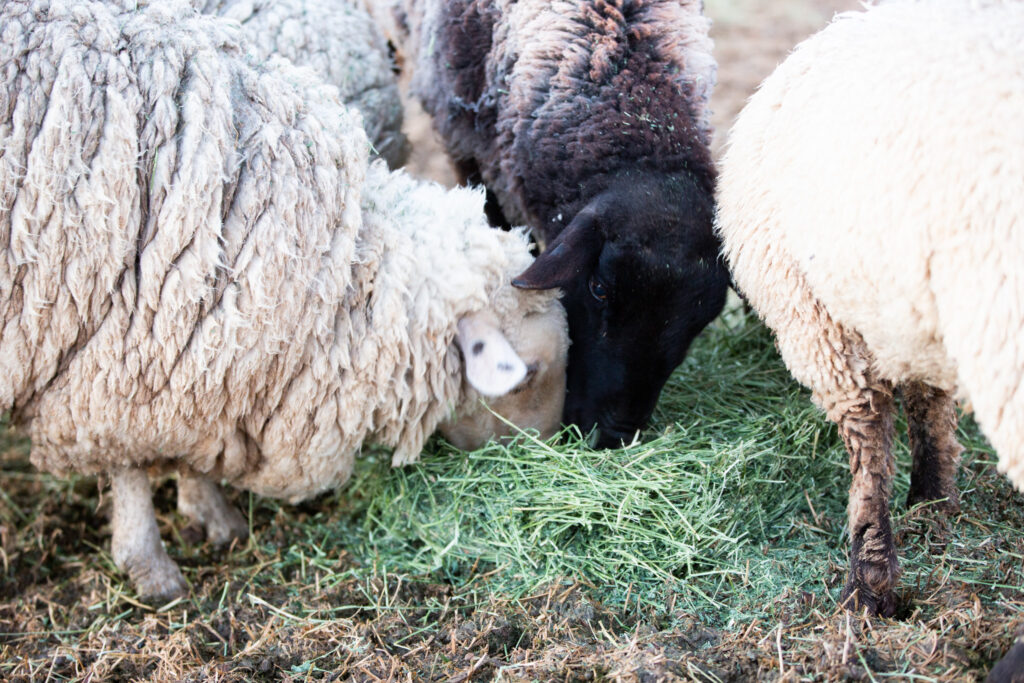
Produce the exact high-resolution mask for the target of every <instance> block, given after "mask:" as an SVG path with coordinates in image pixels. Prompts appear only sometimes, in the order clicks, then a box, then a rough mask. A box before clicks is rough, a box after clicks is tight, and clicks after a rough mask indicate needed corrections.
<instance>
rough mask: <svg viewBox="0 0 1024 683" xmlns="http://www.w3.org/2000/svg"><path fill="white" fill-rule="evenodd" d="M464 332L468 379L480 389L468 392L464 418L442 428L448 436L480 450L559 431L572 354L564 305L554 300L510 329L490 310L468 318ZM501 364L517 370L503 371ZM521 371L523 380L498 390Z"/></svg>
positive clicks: (457, 444)
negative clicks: (520, 435)
mask: <svg viewBox="0 0 1024 683" xmlns="http://www.w3.org/2000/svg"><path fill="white" fill-rule="evenodd" d="M459 328H460V333H459V337H458V338H457V340H456V341H457V343H458V345H459V348H460V349H461V350H462V354H463V358H464V359H465V363H464V373H465V380H466V384H467V385H469V386H471V387H473V389H474V391H468V392H467V393H468V394H469V396H470V398H469V400H468V401H467V402H466V404H465V406H464V407H463V409H462V410H461V411H460V412H459V414H458V415H457V416H456V417H454V418H453V419H451V420H449V421H448V422H445V423H444V424H442V425H441V428H440V429H441V433H442V434H443V435H444V437H445V438H446V439H447V440H448V441H450V442H451V443H452V444H453V445H454V446H455V447H456V448H460V449H462V450H475V449H477V448H480V447H481V446H482V445H484V444H485V443H487V442H488V441H489V440H491V439H493V438H499V437H505V436H510V435H512V434H514V433H516V432H517V431H518V430H520V429H531V430H536V431H537V432H539V433H540V436H541V438H548V437H550V436H551V435H553V434H554V433H555V432H556V431H558V428H559V424H560V422H561V418H562V406H563V404H564V402H565V368H566V360H567V358H568V351H569V335H568V330H567V328H566V323H565V313H564V311H563V309H562V307H561V305H560V304H558V303H557V302H552V304H551V305H550V306H549V307H548V308H547V309H545V310H544V311H543V312H540V313H532V314H529V315H527V316H526V317H525V318H522V319H521V320H519V322H518V324H516V325H506V326H505V328H504V329H501V328H499V327H498V325H497V320H496V318H495V317H494V316H493V315H491V314H489V313H486V312H485V313H482V314H476V315H474V316H467V317H466V318H463V320H462V321H460V325H459ZM481 343H482V344H483V346H482V347H481V346H479V344H481ZM506 349H507V351H506ZM474 351H475V353H474ZM499 364H501V365H507V366H511V367H513V368H514V370H512V371H508V370H502V369H501V368H498V367H497V366H498V365H499ZM520 367H521V369H522V372H521V373H516V374H517V375H518V381H516V382H515V383H514V384H512V385H511V386H505V387H501V388H502V389H503V391H502V393H496V392H494V391H492V390H493V389H494V388H496V387H497V385H498V384H499V383H500V382H499V381H498V380H499V379H501V378H504V377H507V376H511V375H512V374H513V372H515V371H516V370H518V369H519V368H520ZM492 411H493V412H492ZM499 416H500V417H499ZM506 421H507V422H506ZM509 423H511V425H515V427H512V426H510V425H509Z"/></svg>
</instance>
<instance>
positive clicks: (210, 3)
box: [194, 0, 409, 168]
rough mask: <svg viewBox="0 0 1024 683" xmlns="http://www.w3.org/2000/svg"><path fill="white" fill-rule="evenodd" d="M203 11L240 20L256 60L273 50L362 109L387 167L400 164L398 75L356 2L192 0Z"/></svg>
mask: <svg viewBox="0 0 1024 683" xmlns="http://www.w3.org/2000/svg"><path fill="white" fill-rule="evenodd" d="M194 4H195V5H196V6H197V7H198V8H199V9H200V10H201V11H202V12H204V13H206V14H215V15H218V16H222V17H226V18H229V19H233V20H235V21H238V22H240V23H241V24H242V37H243V38H244V40H245V44H246V45H247V46H248V49H249V50H251V51H252V52H253V57H254V58H255V59H256V60H258V61H263V60H266V59H268V58H269V57H270V56H271V55H279V56H281V57H285V58H287V59H290V60H291V61H292V62H294V63H295V64H296V65H298V66H310V67H313V68H314V69H315V70H316V72H317V73H318V74H319V75H320V76H321V77H322V78H324V80H326V81H327V82H328V83H330V84H331V85H334V86H337V87H338V90H339V91H340V93H341V99H342V102H344V103H345V104H347V105H349V106H353V107H355V108H356V109H358V110H359V111H360V113H362V115H363V125H364V127H365V128H366V132H367V135H369V137H370V141H371V142H372V143H373V147H374V149H375V151H376V152H377V153H378V154H379V155H380V156H381V157H382V158H383V159H385V160H386V161H387V162H388V165H389V166H390V167H391V168H399V167H400V166H402V164H404V163H405V159H406V157H407V156H408V153H409V146H408V141H407V140H406V138H405V135H404V134H403V133H402V130H401V128H402V102H401V99H400V97H399V94H398V80H397V77H396V75H395V69H394V64H393V61H392V58H391V56H390V54H389V51H388V45H387V41H386V40H385V39H384V37H383V36H382V35H381V33H380V31H379V30H378V29H377V27H376V25H375V24H374V22H373V21H372V19H371V18H370V16H369V15H368V14H367V12H366V10H365V9H364V8H363V7H362V6H361V5H360V4H359V3H358V2H356V0H194Z"/></svg>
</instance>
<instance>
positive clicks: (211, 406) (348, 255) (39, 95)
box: [0, 0, 568, 598]
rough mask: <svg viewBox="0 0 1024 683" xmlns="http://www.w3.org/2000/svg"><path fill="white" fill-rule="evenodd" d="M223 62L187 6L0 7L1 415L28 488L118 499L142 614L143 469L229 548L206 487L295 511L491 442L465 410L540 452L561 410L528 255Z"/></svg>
mask: <svg viewBox="0 0 1024 683" xmlns="http://www.w3.org/2000/svg"><path fill="white" fill-rule="evenodd" d="M237 38H238V36H237V27H236V26H235V25H234V24H232V23H231V22H228V21H226V20H223V19H220V18H216V17H210V16H205V15H199V14H197V13H196V12H195V11H194V10H193V9H192V8H190V7H188V6H187V2H184V1H182V2H166V3H161V4H159V5H152V6H148V7H144V8H141V9H140V8H133V6H132V5H131V3H129V2H125V3H124V5H123V6H122V7H118V6H117V5H115V4H113V3H101V2H88V1H83V0H9V1H8V2H5V3H4V4H3V6H2V9H0V45H2V46H3V51H2V52H0V243H2V244H4V245H5V246H4V249H3V257H2V258H0V292H2V297H0V327H2V332H3V335H2V339H0V376H2V377H3V379H2V381H0V412H6V411H10V412H11V415H12V419H13V421H14V423H15V424H18V425H20V426H23V427H27V429H28V431H29V434H30V435H31V437H32V460H33V462H34V463H35V464H36V465H37V466H38V467H40V468H42V469H46V470H49V471H52V472H56V473H61V472H66V471H76V472H83V473H108V474H110V476H111V480H112V490H113V522H114V523H113V543H112V548H113V555H114V559H115V561H116V562H117V564H118V566H120V567H122V568H123V569H126V570H127V571H128V572H129V574H130V575H131V577H132V579H133V580H134V581H135V583H136V585H137V587H138V590H139V592H140V593H141V594H143V595H146V596H150V597H155V598H167V597H170V596H174V595H178V594H180V593H181V592H182V591H183V590H184V588H185V584H184V581H183V579H182V576H181V574H180V572H179V571H178V568H177V567H176V566H175V564H174V563H173V561H171V560H170V558H169V557H168V556H167V554H166V552H165V551H164V550H163V547H162V545H161V543H160V538H159V535H158V532H157V527H156V521H155V518H154V515H153V508H152V503H151V499H150V492H149V482H148V476H147V470H163V471H168V470H171V471H177V472H178V473H179V476H180V484H179V485H180V487H181V495H180V501H179V504H180V506H181V509H182V511H183V512H185V513H186V514H188V515H189V516H191V517H194V518H195V519H196V520H197V521H199V522H200V523H202V524H203V525H204V526H205V527H206V531H207V533H208V534H209V536H210V537H211V539H213V540H214V541H219V542H225V541H227V540H230V539H231V538H233V537H237V536H239V535H241V534H243V533H244V522H243V520H242V519H241V517H240V516H239V515H238V513H237V512H234V511H233V510H231V508H230V507H229V506H228V505H227V503H226V501H225V500H224V498H223V495H222V494H221V492H220V491H219V489H218V487H217V486H216V485H215V484H214V483H213V482H214V481H216V480H221V479H224V480H227V481H228V482H230V483H232V484H234V485H236V486H240V487H244V488H247V489H249V490H252V491H256V492H258V493H261V494H264V495H269V496H275V497H281V498H285V499H287V500H290V501H297V500H301V499H303V498H306V497H308V496H312V495H314V494H316V493H318V492H320V491H324V490H326V489H328V488H332V487H337V486H339V485H341V484H342V483H344V482H345V481H346V480H347V478H348V477H349V474H350V472H351V469H352V464H353V458H354V457H355V455H356V454H357V452H358V451H359V449H360V448H361V447H362V446H363V444H370V443H372V444H381V445H384V446H388V447H391V448H393V449H394V455H393V463H394V464H396V465H399V464H403V463H407V462H412V461H414V460H416V458H417V457H418V455H419V452H420V450H421V449H422V447H423V444H424V442H425V440H426V439H427V438H428V437H429V436H430V435H431V433H432V432H434V431H435V430H436V429H437V428H438V427H441V428H442V429H443V430H444V431H445V432H446V433H449V434H451V435H452V439H453V440H454V441H456V442H458V443H459V445H462V446H464V447H474V446H477V445H479V444H480V443H481V442H482V440H483V439H485V438H487V437H488V436H490V435H491V434H501V433H504V432H507V428H506V427H505V425H504V424H503V423H501V422H500V421H498V420H497V418H495V417H493V416H491V415H490V414H489V413H488V414H487V417H486V418H484V417H482V416H481V413H482V411H483V408H482V407H481V406H480V399H481V396H488V397H490V398H491V399H492V400H490V405H491V407H492V408H494V409H495V410H496V411H497V412H498V413H502V414H503V415H505V416H506V417H508V418H509V419H510V420H511V421H513V422H514V423H516V424H519V425H522V426H526V427H532V428H536V429H537V430H539V431H540V432H541V434H542V435H549V434H551V433H552V432H553V430H554V429H555V428H556V427H557V424H558V418H559V417H560V414H561V408H562V401H563V395H564V371H565V355H566V346H567V343H568V342H567V336H566V329H565V322H564V314H563V312H562V310H561V307H560V305H559V304H558V302H557V300H556V299H555V296H554V294H553V293H537V292H526V291H520V290H517V289H514V288H513V287H512V286H511V285H510V280H511V278H512V277H513V276H514V275H515V274H517V273H519V272H521V271H522V269H523V268H524V267H526V266H527V265H528V264H529V263H530V262H531V256H530V254H529V251H528V247H527V242H526V239H525V236H524V235H523V234H522V233H521V232H502V231H497V230H492V229H490V228H489V227H488V226H487V223H486V219H485V217H484V213H483V196H482V193H479V192H474V191H470V190H466V189H458V190H454V191H451V192H448V191H445V190H444V189H443V188H441V187H440V186H438V185H435V184H431V183H426V182H419V181H414V180H413V179H411V178H409V177H408V176H406V175H404V174H403V173H400V172H399V173H389V172H388V171H387V169H386V168H385V166H384V164H383V162H375V163H373V164H368V149H369V144H368V141H367V139H366V135H365V133H364V132H363V130H362V128H361V121H360V116H359V114H358V113H357V112H355V111H353V110H350V109H347V108H345V107H343V106H342V105H341V104H340V102H339V101H338V100H337V91H336V89H334V88H333V87H327V86H324V85H323V84H322V83H321V82H320V81H319V80H318V79H316V77H315V76H314V75H313V72H312V71H311V70H309V69H298V68H295V67H294V66H293V65H291V64H290V63H289V62H287V60H283V59H280V60H271V61H270V62H269V63H268V64H267V65H265V66H263V67H253V66H252V65H250V64H249V63H248V61H247V59H246V58H245V56H244V54H243V49H242V48H241V47H240V45H239V42H238V40H237ZM538 349H541V351H540V352H538ZM463 418H464V419H463Z"/></svg>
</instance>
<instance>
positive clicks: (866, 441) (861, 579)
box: [837, 388, 899, 617]
mask: <svg viewBox="0 0 1024 683" xmlns="http://www.w3.org/2000/svg"><path fill="white" fill-rule="evenodd" d="M893 410H894V405H893V397H892V393H891V392H890V391H887V390H886V389H885V388H875V389H867V390H865V392H864V396H863V398H862V399H861V400H857V401H854V402H852V403H851V404H850V405H848V406H846V407H845V409H844V410H843V411H842V414H841V415H840V417H839V419H838V420H837V422H838V424H839V433H840V434H841V435H842V437H843V442H844V443H845V444H846V450H847V452H848V453H849V455H850V472H851V474H852V475H853V482H852V484H851V485H850V501H849V508H848V513H849V521H850V575H849V577H848V579H847V583H846V587H845V588H844V589H843V593H842V600H843V604H844V605H845V606H846V607H847V608H848V609H853V610H858V611H859V610H862V609H867V610H868V612H869V613H870V614H872V615H882V616H887V617H890V616H892V615H893V614H894V613H895V612H896V596H895V594H894V593H893V587H894V586H895V585H896V579H897V578H898V577H899V560H898V559H897V557H896V547H895V544H894V542H893V537H892V526H891V524H890V522H889V498H890V496H891V494H892V477H893V459H892V436H893Z"/></svg>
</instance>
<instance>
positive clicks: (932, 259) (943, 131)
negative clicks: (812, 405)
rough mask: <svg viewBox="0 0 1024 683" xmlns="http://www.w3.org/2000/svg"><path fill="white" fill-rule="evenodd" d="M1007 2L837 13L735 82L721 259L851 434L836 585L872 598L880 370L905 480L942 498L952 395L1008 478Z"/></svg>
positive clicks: (1020, 100)
mask: <svg viewBox="0 0 1024 683" xmlns="http://www.w3.org/2000/svg"><path fill="white" fill-rule="evenodd" d="M1022 121H1024V4H1022V3H1005V4H997V3H984V2H967V1H963V0H930V1H928V2H906V1H904V2H891V3H885V4H881V5H879V6H874V7H869V8H868V9H867V10H866V11H864V12H853V13H848V14H842V15H840V16H839V17H838V18H837V19H836V20H835V21H834V22H833V23H832V24H831V25H830V26H828V27H827V28H825V29H824V30H823V31H821V32H820V33H819V34H817V35H816V36H814V37H812V38H810V39H809V40H807V41H806V42H804V43H803V44H801V45H800V46H799V47H798V48H797V49H796V50H795V51H794V52H793V53H792V54H791V55H790V56H789V57H788V58H787V59H786V61H785V62H784V63H783V64H782V65H781V66H779V68H778V69H777V70H776V71H775V73H774V74H773V75H772V76H770V77H769V78H768V79H767V80H766V81H765V82H764V83H763V84H762V86H761V88H760V89H759V90H758V92H757V93H756V94H755V95H754V96H753V97H752V98H751V100H750V102H749V103H748V105H747V106H746V108H745V109H744V111H743V112H742V114H741V115H740V117H739V119H738V120H737V122H736V125H735V127H734V128H733V130H732V133H731V137H730V142H729V147H728V151H727V153H726V155H725V158H724V160H723V163H722V173H721V178H720V185H719V191H718V192H719V194H718V201H719V210H718V230H719V232H720V234H721V237H722V239H723V241H724V253H725V256H726V258H727V259H728V262H729V264H730V266H731V268H732V273H733V278H734V281H735V283H736V285H737V286H738V288H739V289H740V290H741V291H742V293H743V294H744V296H745V297H746V298H747V301H749V302H750V304H751V305H752V306H753V307H754V308H755V309H756V310H757V311H758V313H759V314H760V315H761V317H762V318H763V319H764V320H765V322H766V323H767V324H768V326H769V327H770V328H771V329H772V330H773V331H774V332H775V335H776V339H777V343H778V348H779V351H780V352H781V354H782V358H783V360H784V361H785V362H786V365H787V366H788V368H789V369H790V371H791V372H792V373H793V375H794V376H795V377H796V378H797V379H798V380H799V381H800V382H802V383H803V384H805V385H807V386H808V387H810V389H811V391H812V395H813V398H814V401H815V402H816V403H817V404H818V405H820V406H821V407H822V408H823V409H824V410H825V411H826V412H827V414H828V417H829V418H830V419H831V420H833V421H834V422H836V423H837V424H838V426H839V431H840V434H841V435H842V437H843V439H844V442H845V444H846V447H847V449H848V451H849V454H850V469H851V471H852V474H853V483H852V486H851V489H850V501H849V515H850V535H851V542H852V549H851V572H850V577H849V580H848V583H847V586H846V589H845V592H844V599H845V598H848V597H850V596H854V595H855V597H854V598H853V601H852V602H851V603H850V604H859V605H860V606H862V607H867V608H868V609H869V610H871V611H872V612H881V613H885V614H891V613H892V611H893V609H894V608H895V605H894V596H893V587H894V585H895V582H896V579H897V575H898V571H899V570H898V561H897V557H896V551H895V547H894V545H893V539H892V534H891V531H890V522H889V498H890V494H891V483H892V475H893V460H892V454H891V442H892V438H893V436H892V428H893V412H894V410H895V407H894V398H893V395H894V392H898V393H900V394H902V398H903V404H904V409H905V410H906V412H907V417H908V422H909V425H910V430H909V431H910V442H911V446H912V451H913V461H914V464H913V471H912V478H911V489H910V497H909V502H910V503H914V502H918V501H927V500H937V499H945V507H946V508H949V509H955V508H956V506H957V505H958V499H957V492H956V485H955V474H956V468H957V465H958V461H959V454H960V451H961V448H960V445H959V444H958V443H957V441H956V438H955V434H954V428H955V424H956V416H955V413H954V409H953V398H954V396H964V397H969V398H970V400H971V403H972V405H973V406H974V410H975V413H976V415H977V419H978V422H979V424H980V425H981V427H982V429H983V430H984V432H985V434H986V435H987V436H988V437H989V439H990V440H991V442H992V445H993V446H994V447H995V449H996V450H997V451H998V453H999V469H1000V471H1002V472H1004V473H1006V475H1007V476H1008V477H1009V478H1010V479H1011V480H1012V481H1013V483H1014V484H1015V485H1016V486H1017V487H1018V488H1024V223H1022V222H1024V125H1022V123H1021V122H1022Z"/></svg>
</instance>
